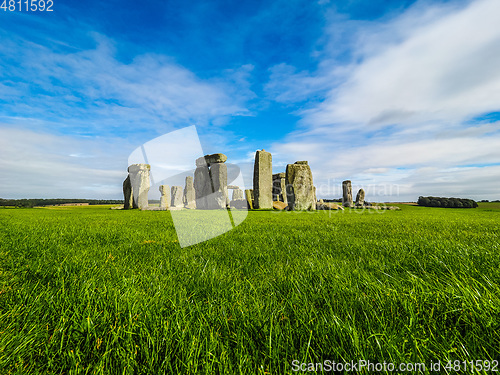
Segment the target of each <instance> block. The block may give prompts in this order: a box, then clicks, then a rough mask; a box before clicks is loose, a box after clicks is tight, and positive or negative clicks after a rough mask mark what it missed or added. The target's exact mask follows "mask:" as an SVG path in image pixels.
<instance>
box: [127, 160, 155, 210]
mask: <svg viewBox="0 0 500 375" xmlns="http://www.w3.org/2000/svg"><path fill="white" fill-rule="evenodd" d="M150 169H151V167H150V165H149V164H132V165H131V166H130V167H128V173H129V176H130V183H131V185H132V195H133V197H134V207H137V208H139V209H141V210H143V209H146V208H148V192H149V170H150Z"/></svg>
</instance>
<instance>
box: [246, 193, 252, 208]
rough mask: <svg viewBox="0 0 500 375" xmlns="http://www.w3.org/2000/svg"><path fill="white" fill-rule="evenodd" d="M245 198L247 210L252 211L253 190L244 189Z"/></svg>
mask: <svg viewBox="0 0 500 375" xmlns="http://www.w3.org/2000/svg"><path fill="white" fill-rule="evenodd" d="M245 198H246V200H247V205H248V208H249V209H251V210H253V189H245Z"/></svg>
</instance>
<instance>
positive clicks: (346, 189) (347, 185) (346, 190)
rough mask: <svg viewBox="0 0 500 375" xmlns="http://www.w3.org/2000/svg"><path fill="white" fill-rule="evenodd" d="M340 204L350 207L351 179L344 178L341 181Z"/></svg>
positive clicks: (351, 204)
mask: <svg viewBox="0 0 500 375" xmlns="http://www.w3.org/2000/svg"><path fill="white" fill-rule="evenodd" d="M342 206H344V207H352V206H353V203H352V186H351V181H350V180H346V181H343V182H342Z"/></svg>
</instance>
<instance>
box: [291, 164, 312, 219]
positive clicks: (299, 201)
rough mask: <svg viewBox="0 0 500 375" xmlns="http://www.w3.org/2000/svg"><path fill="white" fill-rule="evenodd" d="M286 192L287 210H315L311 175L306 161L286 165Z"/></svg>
mask: <svg viewBox="0 0 500 375" xmlns="http://www.w3.org/2000/svg"><path fill="white" fill-rule="evenodd" d="M286 193H287V196H288V197H287V198H288V209H289V210H308V211H314V210H316V194H315V192H314V185H313V176H312V172H311V168H310V167H309V165H308V164H307V161H297V162H295V163H294V164H288V165H287V166H286Z"/></svg>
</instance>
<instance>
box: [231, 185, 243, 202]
mask: <svg viewBox="0 0 500 375" xmlns="http://www.w3.org/2000/svg"><path fill="white" fill-rule="evenodd" d="M240 199H245V197H244V196H243V190H241V189H240V188H238V189H234V190H233V197H232V200H233V201H236V200H240Z"/></svg>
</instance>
